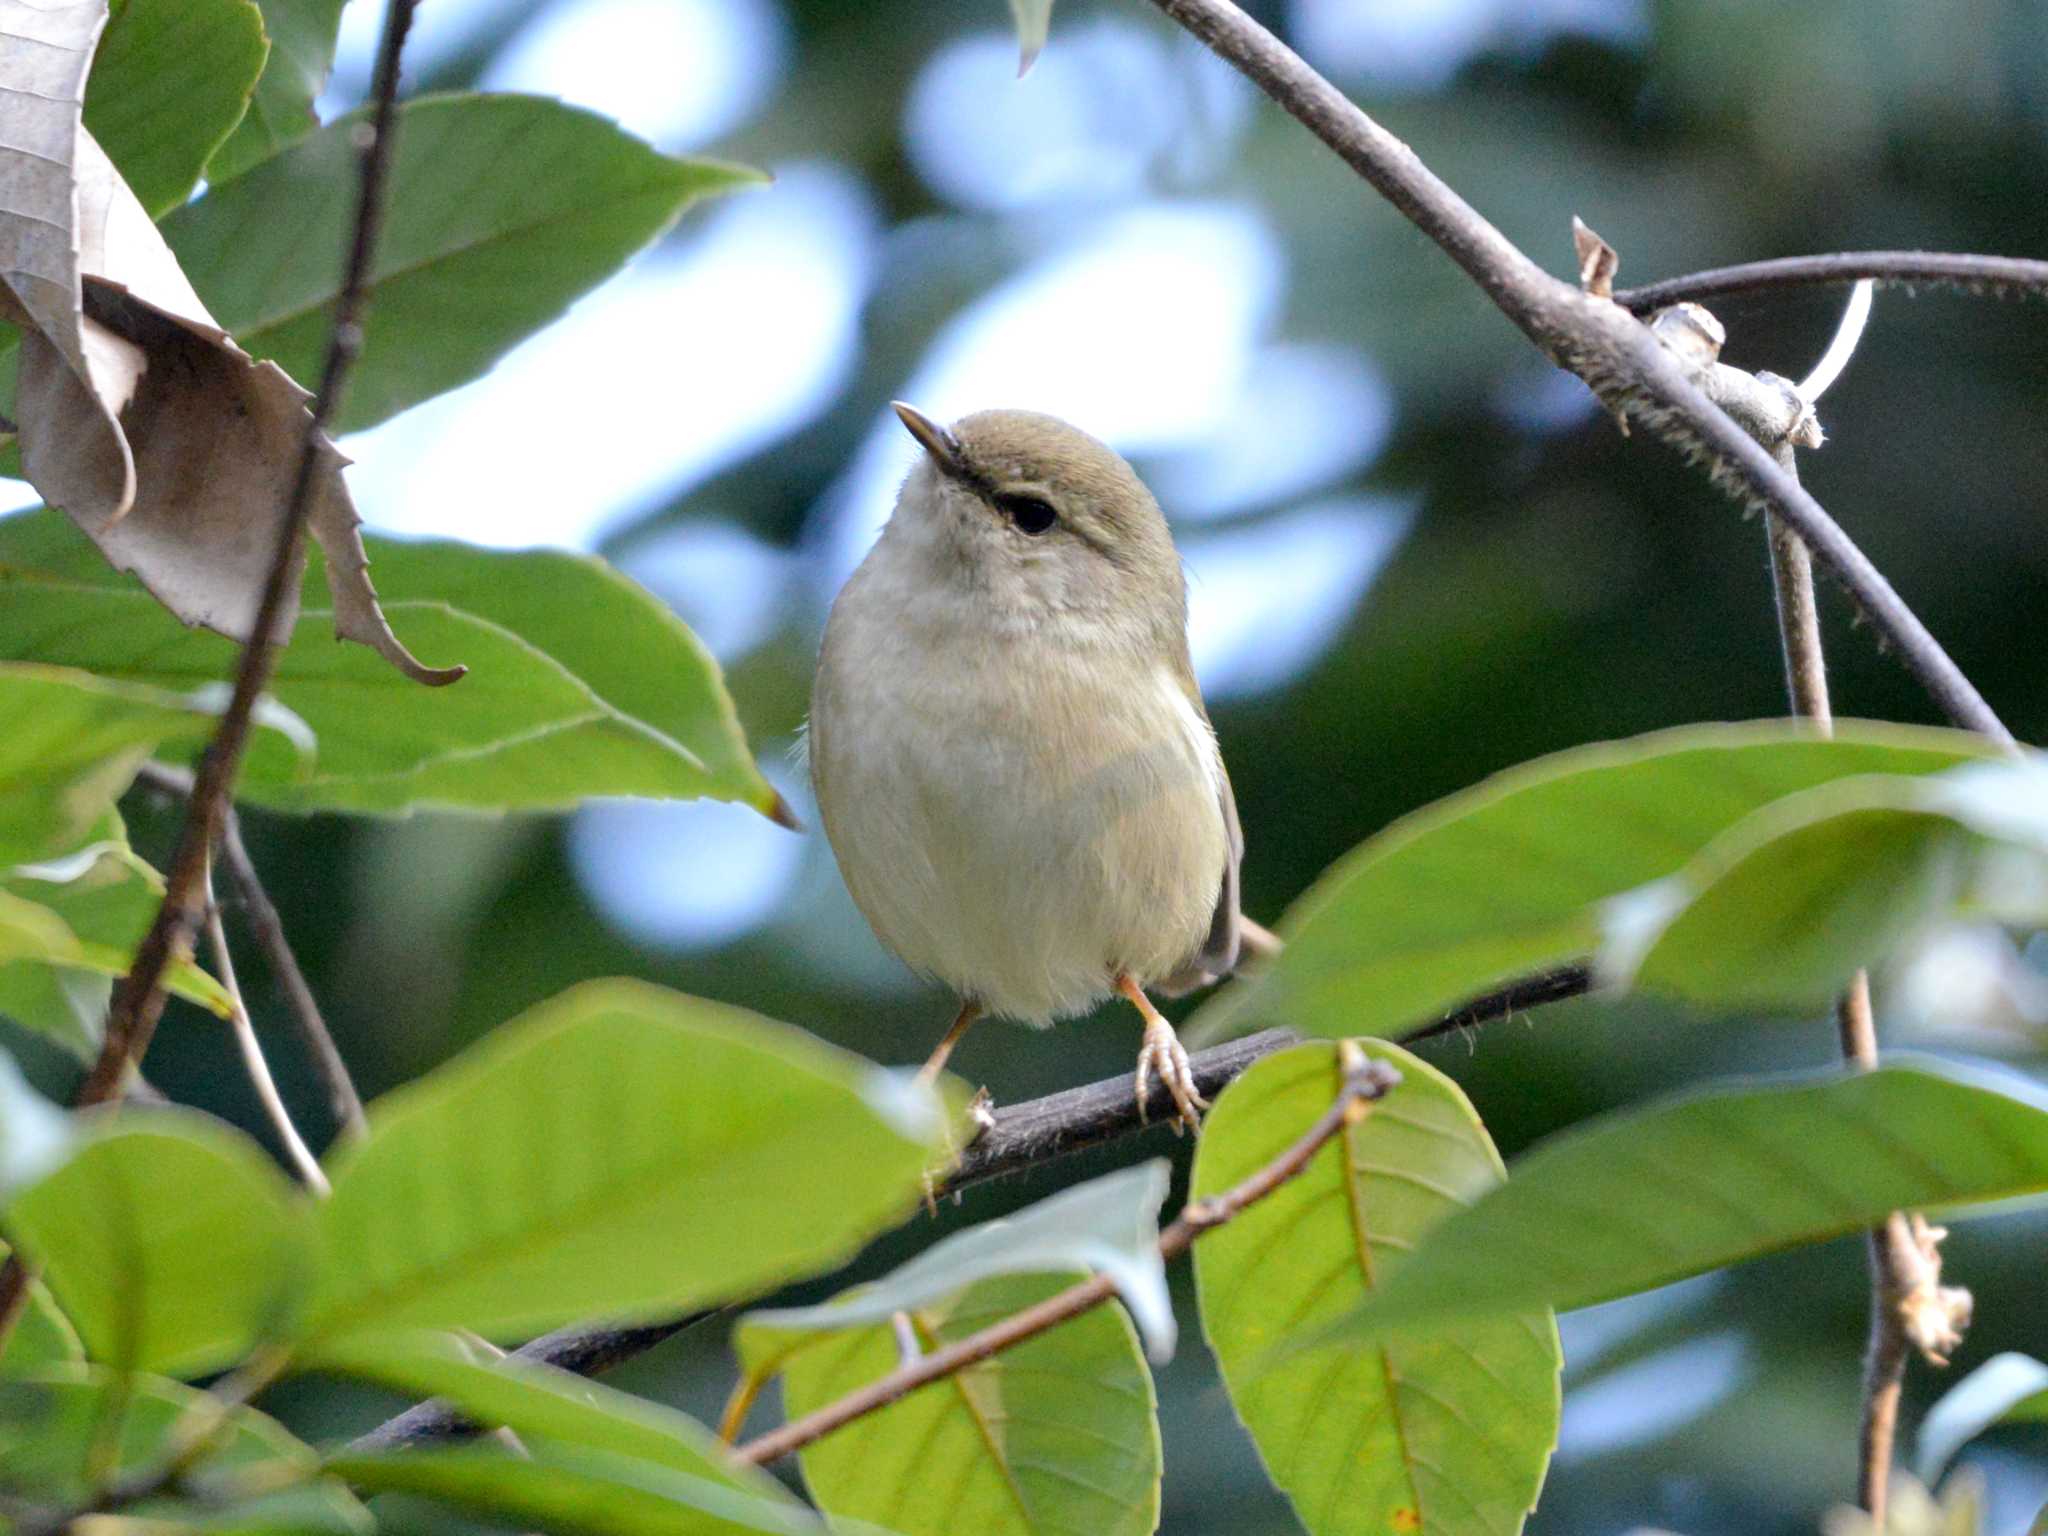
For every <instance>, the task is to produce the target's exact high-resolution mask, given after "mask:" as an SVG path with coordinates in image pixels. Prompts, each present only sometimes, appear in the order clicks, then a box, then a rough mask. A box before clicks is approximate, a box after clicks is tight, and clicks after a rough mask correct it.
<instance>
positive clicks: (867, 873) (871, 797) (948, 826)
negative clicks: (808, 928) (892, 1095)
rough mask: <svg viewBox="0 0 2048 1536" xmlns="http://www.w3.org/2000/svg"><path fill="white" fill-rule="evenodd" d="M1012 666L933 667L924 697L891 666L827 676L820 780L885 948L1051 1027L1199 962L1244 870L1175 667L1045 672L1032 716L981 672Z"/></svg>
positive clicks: (997, 1007) (818, 750) (1210, 745)
mask: <svg viewBox="0 0 2048 1536" xmlns="http://www.w3.org/2000/svg"><path fill="white" fill-rule="evenodd" d="M1006 660H1007V661H1008V664H1010V665H1014V664H1015V659H1014V658H1007V659H1006V658H1001V657H997V658H984V657H979V656H977V657H974V658H971V659H965V658H963V662H964V664H963V665H961V666H959V667H957V668H937V669H932V668H922V669H919V670H920V673H921V675H922V677H923V679H924V681H923V683H922V684H921V685H918V686H912V685H910V684H909V683H907V682H906V681H905V679H904V677H903V674H902V673H900V672H897V671H895V670H894V669H875V670H873V671H868V672H865V673H864V674H862V675H857V676H853V675H840V676H835V677H830V678H827V679H824V680H823V681H824V684H825V686H823V687H821V691H820V706H819V710H818V713H817V716H816V718H814V720H813V722H812V743H811V751H812V762H813V773H814V774H815V776H816V778H817V782H818V790H819V804H820V809H821V812H822V813H823V818H824V821H825V826H826V831H827V833H828V834H829V835H830V837H831V840H832V844H833V848H834V851H835V852H836V853H837V854H838V857H839V864H840V868H841V870H842V871H843V872H844V873H845V876H846V881H847V885H848V888H849V889H850V890H851V891H852V893H853V897H854V900H855V902H856V903H857V904H858V905H859V906H860V908H861V911H862V912H863V913H864V914H865V915H866V917H867V919H868V921H869V922H870V923H871V924H872V925H873V927H874V929H875V932H876V933H877V934H878V935H879V936H880V937H881V939H882V941H883V942H884V943H885V944H887V945H888V946H889V947H890V948H891V949H892V950H894V951H895V952H896V953H897V954H898V955H899V956H901V957H902V958H903V959H904V960H905V961H906V962H907V963H908V964H910V965H911V966H912V967H914V968H915V969H917V970H919V971H922V972H925V973H927V974H929V975H932V976H934V977H937V978H938V979H939V980H941V981H943V982H945V983H946V984H947V985H949V986H950V987H952V988H953V989H954V990H955V991H956V992H958V993H960V994H961V995H962V996H963V997H972V998H975V999H978V1000H979V1001H980V1002H981V1003H982V1004H983V1005H984V1006H985V1007H987V1008H988V1009H989V1010H990V1011H992V1012H995V1013H1000V1014H1004V1015H1007V1016H1009V1017H1012V1018H1017V1019H1022V1020H1025V1021H1028V1022H1032V1023H1047V1022H1050V1021H1051V1020H1052V1019H1054V1018H1058V1017H1063V1016H1067V1015H1070V1014H1074V1013H1078V1012H1081V1011H1083V1010H1085V1009H1087V1008H1088V1007H1090V1006H1091V1005H1093V1004H1094V1003H1095V1002H1097V1001H1099V1000H1100V999H1101V998H1102V997H1104V996H1105V995H1106V994H1107V993H1108V992H1109V990H1110V985H1111V981H1112V979H1113V978H1114V976H1115V975H1116V974H1117V973H1118V972H1120V971H1124V972H1129V973H1130V974H1131V975H1132V976H1133V977H1134V978H1135V979H1136V980H1137V981H1138V982H1139V983H1140V984H1149V983H1151V982H1154V981H1158V980H1160V979H1162V978H1164V977H1166V976H1168V975H1170V974H1172V973H1173V972H1175V971H1176V970H1178V969H1180V967H1181V966H1182V965H1184V964H1185V963H1186V962H1187V961H1188V960H1189V959H1190V957H1191V956H1192V955H1193V954H1194V953H1195V952H1196V950H1197V949H1199V947H1200V946H1201V943H1202V940H1203V938H1204V936H1205V935H1206V934H1207V932H1208V929H1209V924H1210V920H1211V917H1212V915H1213V912H1214V908H1215V903H1216V897H1217V893H1218V891H1219V889H1220V888H1221V884H1222V878H1223V869H1224V863H1225V860H1226V858H1227V848H1226V843H1225V832H1224V827H1223V819H1222V812H1221V809H1220V805H1219V801H1218V797H1217V778H1216V775H1217V772H1218V771H1219V770H1218V767H1217V761H1216V756H1215V742H1214V740H1213V738H1212V737H1211V736H1210V735H1209V732H1208V730H1207V727H1206V725H1204V723H1203V722H1202V721H1201V719H1200V718H1199V716H1197V715H1196V714H1195V712H1194V711H1193V709H1192V708H1191V707H1189V705H1188V704H1187V702H1186V699H1185V696H1184V695H1181V694H1180V693H1179V690H1178V688H1177V686H1176V685H1175V684H1174V683H1173V681H1172V679H1171V677H1170V675H1168V674H1166V673H1165V672H1164V671H1162V672H1161V673H1159V674H1158V676H1157V677H1156V678H1153V679H1151V680H1150V682H1151V686H1146V687H1139V688H1135V689H1123V690H1117V689H1112V688H1108V687H1105V686H1104V685H1103V684H1102V682H1101V680H1100V678H1099V676H1097V675H1096V669H1092V668H1090V667H1088V666H1086V665H1082V664H1078V663H1075V662H1068V663H1065V664H1062V663H1060V662H1057V661H1054V662H1045V663H1042V664H1038V663H1029V664H1034V665H1040V671H1039V672H1038V674H1037V675H1036V676H1035V677H1034V679H1033V681H1034V687H1033V689H1032V691H1031V693H1030V695H1029V696H1028V697H1029V702H1028V703H1020V702H1018V701H1019V699H1020V697H1021V696H1020V695H1018V694H1017V693H1016V691H1015V690H1014V688H1009V689H1003V688H996V689H991V688H990V687H989V686H988V678H987V676H986V674H985V673H983V672H982V670H981V668H982V667H985V666H990V665H994V666H1001V665H1003V664H1005V661H1006ZM828 700H829V703H828V702H827V701H828ZM1005 700H1008V701H1009V702H1008V705H1007V707H1006V706H1005ZM856 718H857V719H859V720H860V721H861V722H862V723H861V728H860V730H859V731H858V732H857V733H856V732H853V731H849V730H848V729H846V722H847V721H848V720H850V719H856ZM1084 721H1085V722H1086V723H1087V726H1088V728H1087V729H1085V730H1083V729H1078V728H1077V727H1079V726H1080V725H1081V724H1082V723H1083V722H1084Z"/></svg>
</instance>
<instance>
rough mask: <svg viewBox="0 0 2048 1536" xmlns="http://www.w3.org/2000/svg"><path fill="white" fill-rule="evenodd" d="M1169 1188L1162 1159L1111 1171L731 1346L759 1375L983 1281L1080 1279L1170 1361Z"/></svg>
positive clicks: (789, 1314)
mask: <svg viewBox="0 0 2048 1536" xmlns="http://www.w3.org/2000/svg"><path fill="white" fill-rule="evenodd" d="M1170 1182H1171V1177H1170V1169H1169V1167H1168V1164H1167V1162H1166V1160H1165V1159H1164V1158H1154V1159H1153V1160H1152V1161H1150V1162H1146V1163H1140V1164H1138V1165H1137V1166H1135V1167H1132V1168H1123V1169H1119V1170H1118V1171H1117V1172H1115V1173H1110V1174H1105V1175H1103V1176H1102V1177H1101V1178H1099V1179H1090V1180H1089V1181H1088V1182H1086V1183H1085V1184H1076V1185H1074V1186H1073V1187H1072V1188H1070V1189H1064V1190H1061V1191H1060V1192H1059V1193H1058V1194H1056V1195H1052V1196H1049V1197H1048V1198H1046V1199H1044V1200H1041V1201H1039V1202H1038V1203H1037V1204H1036V1205H1033V1206H1029V1207H1027V1208H1026V1209H1024V1210H1022V1211H1020V1212H1018V1213H1017V1214H1016V1215H1014V1216H1005V1217H1001V1218H999V1219H997V1220H995V1221H985V1222H982V1223H981V1224H980V1225H978V1226H973V1227H968V1228H967V1229H965V1230H964V1231H960V1232H955V1233H954V1234H953V1235H952V1236H950V1237H946V1238H942V1239H941V1240H940V1241H938V1242H936V1243H934V1244H932V1246H931V1247H929V1248H927V1249H926V1250H925V1251H924V1252H923V1253H921V1254H919V1255H918V1256H917V1257H916V1258H914V1259H912V1260H911V1261H910V1262H909V1263H908V1264H905V1265H903V1266H901V1267H900V1268H898V1269H895V1270H892V1271H891V1272H890V1273H889V1274H887V1275H885V1276H883V1277H882V1278H881V1279H880V1280H876V1281H874V1282H872V1283H871V1284H867V1285H863V1286H860V1287H858V1288H857V1289H855V1290H853V1291H849V1292H848V1293H847V1294H846V1295H844V1296H841V1297H836V1298H834V1299H833V1300H831V1301H828V1302H824V1303H822V1304H820V1305H818V1306H815V1307H779V1308H764V1309H762V1310H759V1311H754V1312H749V1313H748V1314H747V1315H746V1316H745V1317H744V1318H742V1319H741V1320H740V1327H739V1330H738V1333H737V1335H736V1338H735V1346H736V1347H737V1349H738V1350H739V1354H740V1358H741V1359H742V1360H743V1361H745V1362H746V1364H747V1367H748V1370H749V1371H750V1372H755V1373H759V1372H762V1371H764V1370H769V1369H772V1368H773V1367H774V1363H775V1361H776V1360H777V1358H778V1357H779V1355H781V1354H782V1353H784V1352H785V1351H787V1350H790V1349H793V1348H795V1347H797V1346H798V1344H799V1341H801V1340H804V1339H805V1338H806V1337H807V1336H808V1335H810V1334H813V1333H817V1332H819V1331H821V1330H834V1329H841V1328H854V1327H859V1326H861V1325H863V1324H868V1323H886V1322H887V1321H888V1320H889V1319H890V1318H891V1317H892V1316H893V1315H894V1314H896V1313H898V1312H908V1311H913V1310H915V1309H917V1308H919V1307H926V1306H930V1305H931V1304H933V1303H934V1302H941V1301H945V1300H948V1299H949V1298H951V1297H953V1296H955V1295H957V1294H958V1293H959V1292H961V1291H963V1290H965V1289H966V1288H967V1287H968V1286H970V1285H972V1284H974V1283H975V1282H976V1281H978V1280H986V1279H988V1278H989V1277H990V1276H993V1275H1042V1274H1051V1273H1068V1272H1071V1271H1074V1270H1085V1271H1087V1272H1089V1273H1092V1274H1106V1275H1108V1276H1110V1277H1111V1278H1112V1279H1113V1280H1115V1281H1116V1286H1117V1293H1118V1295H1120V1296H1121V1297H1122V1298H1123V1302H1124V1305H1125V1306H1126V1307H1128V1308H1129V1309H1130V1312H1131V1316H1132V1318H1133V1319H1134V1320H1135V1321H1136V1322H1137V1324H1138V1329H1139V1332H1140V1333H1142V1334H1143V1335H1144V1336H1145V1340H1146V1344H1147V1346H1148V1348H1149V1349H1150V1351H1151V1354H1152V1358H1153V1359H1154V1360H1156V1361H1159V1362H1160V1363H1162V1364H1163V1363H1165V1362H1166V1361H1168V1360H1170V1359H1172V1358H1173V1347H1174V1342H1175V1334H1176V1330H1175V1327H1174V1320H1173V1300H1172V1298H1171V1297H1170V1296H1168V1295H1167V1291H1166V1264H1165V1261H1164V1260H1162V1259H1161V1258H1160V1256H1159V1206H1160V1202H1161V1201H1163V1200H1164V1199H1165V1198H1166V1190H1167V1185H1168V1184H1169V1183H1170Z"/></svg>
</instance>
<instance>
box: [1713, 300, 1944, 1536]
mask: <svg viewBox="0 0 2048 1536" xmlns="http://www.w3.org/2000/svg"><path fill="white" fill-rule="evenodd" d="M1868 314H1869V289H1868V287H1867V286H1865V285H1861V284H1859V285H1858V287H1857V290H1856V295H1855V298H1854V299H1853V300H1852V301H1851V303H1850V305H1849V307H1848V309H1847V311H1846V312H1845V314H1844V315H1843V319H1842V324H1841V326H1840V328H1839V329H1838V330H1837V332H1836V336H1835V341H1834V343H1833V344H1831V345H1830V346H1829V348H1828V352H1827V356H1826V357H1825V358H1823V359H1822V361H1821V363H1820V364H1819V365H1818V366H1817V367H1816V368H1815V369H1814V371H1813V372H1812V373H1810V374H1809V375H1808V377H1807V381H1806V382H1805V383H1804V384H1802V385H1801V386H1800V387H1799V388H1798V389H1797V390H1795V391H1793V393H1794V394H1795V395H1796V396H1798V397H1799V398H1797V399H1795V400H1794V401H1793V402H1792V403H1791V405H1792V408H1791V410H1790V411H1789V412H1788V413H1787V416H1786V418H1785V419H1784V420H1783V421H1782V422H1781V423H1780V424H1779V425H1778V426H1777V427H1776V428H1775V429H1762V430H1760V429H1759V428H1757V427H1754V426H1753V427H1752V430H1753V431H1758V440H1759V442H1760V443H1761V444H1762V445H1763V446H1764V447H1765V448H1766V449H1768V450H1769V451H1770V453H1771V454H1772V456H1773V457H1774V458H1776V459H1777V461H1778V463H1779V465H1780V467H1781V468H1782V469H1783V470H1784V472H1785V473H1786V474H1787V475H1788V476H1790V477H1792V478H1793V479H1797V478H1798V475H1799V463H1798V457H1797V454H1796V452H1795V447H1794V444H1795V442H1796V441H1797V440H1798V439H1797V438H1796V437H1795V435H1794V434H1795V433H1796V432H1798V430H1799V428H1800V426H1801V425H1803V424H1804V423H1802V421H1801V416H1802V413H1803V412H1804V411H1806V410H1810V407H1811V404H1812V402H1813V401H1814V400H1815V399H1816V398H1817V397H1818V396H1819V395H1820V394H1821V393H1822V391H1824V390H1825V389H1826V388H1827V386H1828V385H1829V384H1830V383H1832V382H1833V381H1834V379H1835V377H1836V376H1838V375H1839V374H1840V373H1841V371H1842V369H1843V368H1844V367H1846V366H1847V364H1848V360H1849V356H1850V354H1851V353H1853V352H1854V350H1855V346H1856V342H1857V340H1858V338H1859V337H1860V336H1861V335H1862V332H1863V325H1864V322H1865V320H1866V319H1867V318H1868ZM1714 330H1715V333H1716V334H1718V331H1719V327H1718V323H1716V325H1715V327H1714ZM1709 366H1710V367H1711V368H1712V369H1713V370H1714V371H1715V372H1717V373H1719V374H1724V375H1733V374H1737V373H1739V370H1735V369H1730V368H1728V367H1727V365H1725V364H1722V363H1719V362H1717V361H1716V362H1712V363H1710V364H1709ZM1742 377H1745V378H1747V377H1748V376H1747V375H1742ZM1752 382H1759V381H1755V380H1752ZM1780 382H1782V381H1780ZM1766 393H1767V391H1766ZM1804 440H1805V441H1807V442H1809V443H1813V444H1818V443H1819V441H1820V427H1819V423H1818V422H1811V423H1810V431H1808V432H1807V433H1806V435H1805V439H1804ZM1764 526H1765V531H1766V535H1767V537H1768V540H1769V544H1770V553H1771V588H1772V593H1773V597H1774V605H1775V607H1776V610H1777V616H1778V640H1779V646H1780V649H1781V650H1782V652H1783V656H1784V664H1785V692H1786V696H1787V698H1788V699H1789V701H1790V704H1791V708H1792V713H1793V714H1794V715H1796V716H1798V717H1799V718H1800V719H1803V720H1809V721H1811V722H1812V723H1813V724H1814V725H1815V726H1816V727H1818V728H1819V730H1820V732H1821V734H1822V735H1824V736H1831V735H1833V734H1834V706H1833V703H1832V701H1831V700H1830V699H1829V697H1828V674H1827V657H1826V653H1825V650H1824V647H1823V645H1822V641H1821V630H1820V609H1819V605H1818V603H1817V601H1816V599H1815V593H1814V588H1813V561H1812V559H1811V558H1810V557H1809V555H1808V553H1807V549H1806V545H1805V543H1804V542H1803V541H1802V540H1801V539H1800V537H1799V535H1798V534H1797V533H1795V532H1794V531H1793V530H1792V529H1791V528H1789V527H1787V526H1786V525H1785V524H1784V522H1782V521H1781V520H1780V519H1779V518H1777V517H1776V516H1774V515H1768V514H1767V515H1766V516H1765V519H1764ZM1835 1016H1836V1020H1837V1023H1838V1026H1839V1032H1840V1039H1841V1050H1842V1059H1843V1060H1844V1061H1846V1062H1847V1063H1849V1065H1850V1066H1851V1067H1853V1068H1854V1069H1855V1070H1857V1071H1859V1072H1868V1071H1871V1070H1873V1069H1875V1067H1876V1066H1877V1026H1876V1023H1875V1021H1874V1019H1873V1018H1872V1016H1871V1009H1870V978H1869V976H1868V974H1867V973H1865V972H1863V971H1858V972H1857V973H1856V974H1855V976H1854V977H1853V978H1851V980H1850V982H1849V985H1848V987H1847V989H1846V990H1844V992H1843V993H1842V995H1841V997H1840V999H1839V1000H1838V1001H1837V1003H1836V1006H1835ZM1893 1226H1897V1227H1898V1228H1899V1232H1900V1234H1901V1236H1902V1237H1904V1238H1905V1239H1906V1240H1907V1241H1910V1231H1909V1229H1908V1227H1907V1225H1906V1218H1905V1217H1904V1216H1903V1215H1902V1214H1900V1213H1897V1212H1894V1213H1893V1214H1892V1215H1891V1216H1890V1217H1888V1218H1887V1219H1886V1221H1885V1223H1884V1224H1883V1225H1881V1226H1879V1227H1877V1228H1875V1229H1873V1230H1872V1231H1871V1233H1870V1235H1869V1243H1868V1247H1869V1255H1870V1342H1869V1347H1868V1350H1867V1353H1866V1355H1865V1358H1864V1378H1863V1394H1862V1409H1861V1415H1860V1425H1859V1429H1858V1434H1857V1448H1858V1455H1857V1475H1856V1497H1857V1501H1858V1503H1860V1504H1861V1505H1862V1507H1863V1508H1864V1509H1865V1510H1867V1511H1869V1513H1870V1518H1871V1521H1872V1524H1873V1525H1874V1526H1875V1528H1876V1529H1878V1530H1883V1529H1884V1525H1885V1503H1886V1492H1887V1488H1888V1485H1889V1482H1890V1477H1891V1465H1892V1447H1893V1444H1894V1441H1895V1438H1896V1435H1897V1430H1898V1413H1899V1394H1900V1388H1901V1384H1902V1382H1903V1380H1904V1377H1905V1371H1906V1351H1907V1339H1906V1329H1905V1323H1904V1317H1903V1314H1902V1313H1901V1311H1900V1309H1899V1307H1898V1305H1897V1298H1898V1297H1900V1296H1901V1295H1903V1294H1904V1287H1905V1283H1906V1269H1905V1267H1904V1262H1903V1255H1902V1254H1898V1253H1895V1251H1894V1245H1893V1243H1892V1241H1891V1237H1890V1231H1889V1229H1890V1228H1891V1227H1893Z"/></svg>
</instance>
